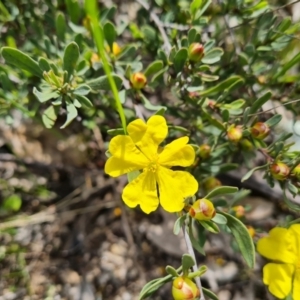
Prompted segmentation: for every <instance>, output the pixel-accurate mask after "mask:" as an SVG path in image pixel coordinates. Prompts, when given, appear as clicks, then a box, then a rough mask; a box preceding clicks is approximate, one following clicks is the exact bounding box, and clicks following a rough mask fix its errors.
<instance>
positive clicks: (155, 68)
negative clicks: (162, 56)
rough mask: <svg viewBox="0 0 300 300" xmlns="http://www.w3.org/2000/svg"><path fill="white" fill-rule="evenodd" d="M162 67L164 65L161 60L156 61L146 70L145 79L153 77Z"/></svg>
mask: <svg viewBox="0 0 300 300" xmlns="http://www.w3.org/2000/svg"><path fill="white" fill-rule="evenodd" d="M163 66H164V64H163V62H162V61H161V60H156V61H154V62H152V63H151V64H150V65H149V66H148V67H147V69H146V70H145V72H144V75H145V76H146V77H147V76H150V75H153V74H154V73H156V72H158V71H160V70H161V69H162V68H163Z"/></svg>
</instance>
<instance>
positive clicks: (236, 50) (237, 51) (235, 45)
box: [218, 0, 241, 54]
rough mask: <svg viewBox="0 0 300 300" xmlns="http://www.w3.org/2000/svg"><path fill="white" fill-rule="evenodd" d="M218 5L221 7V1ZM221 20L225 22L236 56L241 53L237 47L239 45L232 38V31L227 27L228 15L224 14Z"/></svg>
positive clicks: (233, 37) (219, 0)
mask: <svg viewBox="0 0 300 300" xmlns="http://www.w3.org/2000/svg"><path fill="white" fill-rule="evenodd" d="M218 3H219V5H220V6H221V4H222V1H221V0H218ZM223 18H224V22H225V26H226V28H227V31H228V32H229V34H230V37H231V40H232V43H233V45H234V48H235V52H236V54H239V53H240V52H241V49H240V47H239V45H238V43H237V41H236V39H235V36H234V34H233V32H232V29H231V27H230V25H229V20H228V15H227V14H225V15H224V17H223Z"/></svg>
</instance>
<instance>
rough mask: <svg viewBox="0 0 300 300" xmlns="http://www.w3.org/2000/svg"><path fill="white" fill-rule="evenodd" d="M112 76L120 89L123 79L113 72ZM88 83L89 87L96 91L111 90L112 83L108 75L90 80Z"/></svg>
mask: <svg viewBox="0 0 300 300" xmlns="http://www.w3.org/2000/svg"><path fill="white" fill-rule="evenodd" d="M112 77H113V79H114V81H115V83H116V86H117V89H118V90H119V89H120V88H121V86H122V84H123V79H122V78H121V77H120V76H118V75H115V74H112ZM86 84H87V85H89V87H90V88H91V89H92V90H93V91H95V92H96V91H101V90H103V91H110V85H109V81H108V78H107V76H106V75H103V76H101V77H98V78H96V79H93V80H90V81H88V82H86Z"/></svg>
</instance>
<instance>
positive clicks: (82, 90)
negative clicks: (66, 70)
mask: <svg viewBox="0 0 300 300" xmlns="http://www.w3.org/2000/svg"><path fill="white" fill-rule="evenodd" d="M90 91H91V88H90V87H89V86H88V85H87V84H81V85H79V86H78V87H77V88H76V89H75V90H74V91H73V93H74V94H75V95H81V96H85V95H87V94H88V93H89V92H90Z"/></svg>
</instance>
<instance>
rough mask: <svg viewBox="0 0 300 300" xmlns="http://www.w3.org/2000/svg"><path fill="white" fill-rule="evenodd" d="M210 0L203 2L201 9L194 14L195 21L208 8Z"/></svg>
mask: <svg viewBox="0 0 300 300" xmlns="http://www.w3.org/2000/svg"><path fill="white" fill-rule="evenodd" d="M211 2H212V0H205V1H204V3H202V5H201V9H199V10H198V11H197V13H196V16H195V19H199V18H200V17H201V16H202V15H203V14H204V13H205V11H206V10H207V8H208V7H209V6H210V4H211Z"/></svg>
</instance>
